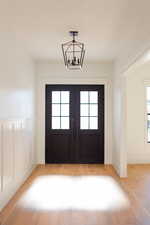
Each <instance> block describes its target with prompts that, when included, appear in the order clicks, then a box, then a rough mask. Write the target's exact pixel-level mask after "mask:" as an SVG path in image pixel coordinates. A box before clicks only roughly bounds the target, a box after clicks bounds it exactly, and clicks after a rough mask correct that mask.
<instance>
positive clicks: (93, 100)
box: [90, 91, 98, 103]
mask: <svg viewBox="0 0 150 225" xmlns="http://www.w3.org/2000/svg"><path fill="white" fill-rule="evenodd" d="M90 103H98V92H97V91H90Z"/></svg>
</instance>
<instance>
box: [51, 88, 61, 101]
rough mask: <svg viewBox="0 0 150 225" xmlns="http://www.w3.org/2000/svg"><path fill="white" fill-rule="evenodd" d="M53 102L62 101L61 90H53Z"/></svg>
mask: <svg viewBox="0 0 150 225" xmlns="http://www.w3.org/2000/svg"><path fill="white" fill-rule="evenodd" d="M52 103H60V91H52Z"/></svg>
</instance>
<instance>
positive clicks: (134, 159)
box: [127, 153, 150, 164]
mask: <svg viewBox="0 0 150 225" xmlns="http://www.w3.org/2000/svg"><path fill="white" fill-rule="evenodd" d="M127 159H128V160H127V162H128V164H149V163H150V153H142V154H141V153H132V154H128V155H127Z"/></svg>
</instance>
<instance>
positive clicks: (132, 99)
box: [126, 63, 150, 163]
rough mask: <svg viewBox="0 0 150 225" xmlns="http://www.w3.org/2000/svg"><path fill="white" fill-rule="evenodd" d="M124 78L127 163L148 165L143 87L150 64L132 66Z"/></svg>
mask: <svg viewBox="0 0 150 225" xmlns="http://www.w3.org/2000/svg"><path fill="white" fill-rule="evenodd" d="M126 77H127V99H126V100H127V161H128V163H150V144H148V143H147V140H146V135H147V134H146V125H147V124H146V120H145V119H146V96H145V85H146V83H147V82H148V80H150V63H145V64H142V65H138V66H134V67H133V68H132V69H131V70H130V71H128V73H127V74H126ZM145 81H147V82H145ZM149 85H150V82H149Z"/></svg>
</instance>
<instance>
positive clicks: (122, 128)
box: [112, 76, 127, 177]
mask: <svg viewBox="0 0 150 225" xmlns="http://www.w3.org/2000/svg"><path fill="white" fill-rule="evenodd" d="M113 78H114V79H113V157H112V162H113V165H114V167H115V169H116V171H117V173H118V174H119V176H121V177H126V176H127V162H126V78H125V77H120V76H114V77H113Z"/></svg>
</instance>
